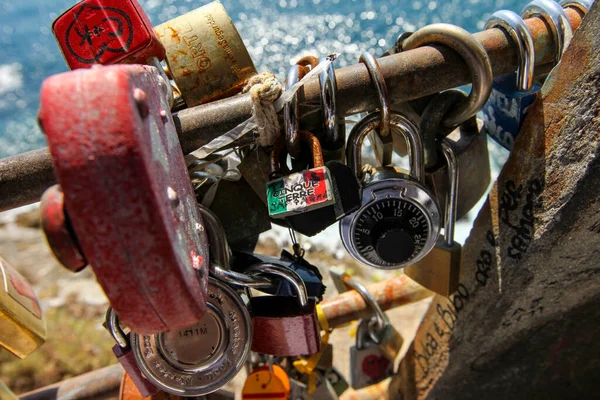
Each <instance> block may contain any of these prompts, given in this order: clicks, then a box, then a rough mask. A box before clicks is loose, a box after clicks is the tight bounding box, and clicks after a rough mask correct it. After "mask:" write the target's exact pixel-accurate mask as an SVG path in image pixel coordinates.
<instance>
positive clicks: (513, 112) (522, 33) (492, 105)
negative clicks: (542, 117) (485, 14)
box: [482, 10, 540, 150]
mask: <svg viewBox="0 0 600 400" xmlns="http://www.w3.org/2000/svg"><path fill="white" fill-rule="evenodd" d="M492 28H500V29H502V30H504V31H506V32H507V33H508V34H509V35H510V37H511V39H512V40H513V41H514V42H515V44H516V45H517V49H518V54H519V68H518V69H517V72H511V73H509V74H506V75H502V76H498V77H496V78H494V83H493V85H492V93H491V94H490V97H489V99H488V102H487V103H486V105H485V106H484V107H483V109H482V112H483V120H484V122H485V126H486V128H487V131H488V134H489V135H490V136H491V137H492V138H493V139H494V140H495V141H496V142H498V143H499V144H500V145H502V147H504V148H506V149H508V150H510V149H511V148H512V146H513V143H514V141H515V139H516V137H517V135H518V134H519V130H520V129H521V125H522V124H523V121H524V119H525V114H527V111H528V109H529V107H531V105H532V104H533V103H534V102H535V100H536V98H537V93H538V92H539V90H540V87H539V86H538V85H534V84H533V67H534V64H535V49H534V43H533V36H532V35H531V32H530V31H529V28H528V27H527V25H526V24H525V21H523V19H522V18H521V17H519V15H518V14H516V13H514V12H512V11H508V10H501V11H498V12H495V13H494V14H492V16H491V17H490V19H489V20H488V22H487V24H486V29H492Z"/></svg>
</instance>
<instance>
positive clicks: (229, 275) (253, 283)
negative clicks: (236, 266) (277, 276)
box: [210, 265, 273, 289]
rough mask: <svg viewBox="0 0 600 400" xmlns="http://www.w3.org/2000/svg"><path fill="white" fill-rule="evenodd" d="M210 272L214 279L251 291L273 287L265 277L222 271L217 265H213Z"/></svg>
mask: <svg viewBox="0 0 600 400" xmlns="http://www.w3.org/2000/svg"><path fill="white" fill-rule="evenodd" d="M210 272H211V274H212V275H213V276H214V277H215V278H216V279H219V280H221V281H223V282H225V283H227V284H229V285H234V286H243V287H246V288H252V289H268V288H270V287H272V286H273V282H271V281H270V280H269V279H267V278H265V277H262V276H258V275H246V274H242V273H239V272H235V271H231V270H228V269H224V268H222V267H220V266H218V265H215V268H214V269H213V270H212V271H210Z"/></svg>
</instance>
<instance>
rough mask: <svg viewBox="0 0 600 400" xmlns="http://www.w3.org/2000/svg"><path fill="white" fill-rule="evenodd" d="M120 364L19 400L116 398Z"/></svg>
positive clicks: (52, 386)
mask: <svg viewBox="0 0 600 400" xmlns="http://www.w3.org/2000/svg"><path fill="white" fill-rule="evenodd" d="M121 378H123V367H121V364H115V365H110V366H108V367H104V368H101V369H98V370H96V371H92V372H88V373H87V374H83V375H79V376H76V377H74V378H71V379H67V380H64V381H62V382H58V383H55V384H54V385H50V386H46V387H43V388H41V389H37V390H33V391H31V392H27V393H24V394H22V395H20V396H19V398H20V399H21V400H75V399H77V400H86V399H97V398H109V397H114V398H116V397H118V395H119V386H120V385H121Z"/></svg>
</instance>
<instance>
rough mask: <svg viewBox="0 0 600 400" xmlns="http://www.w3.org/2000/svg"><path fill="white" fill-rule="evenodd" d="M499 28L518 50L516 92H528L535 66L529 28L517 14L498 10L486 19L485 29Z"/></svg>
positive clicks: (531, 85) (531, 84)
mask: <svg viewBox="0 0 600 400" xmlns="http://www.w3.org/2000/svg"><path fill="white" fill-rule="evenodd" d="M491 28H500V29H502V30H504V31H505V32H506V33H508V34H509V35H510V37H511V39H512V40H513V42H515V44H516V45H517V48H518V49H519V52H518V56H519V68H517V90H518V91H519V92H529V91H530V90H531V88H532V87H533V68H534V66H535V45H534V43H533V36H532V35H531V31H530V30H529V27H528V26H527V24H526V23H525V21H524V20H523V18H521V17H520V16H519V14H517V13H515V12H513V11H509V10H500V11H496V12H495V13H493V14H492V16H491V17H490V19H488V21H487V23H486V25H485V29H491Z"/></svg>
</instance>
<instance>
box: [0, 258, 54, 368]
mask: <svg viewBox="0 0 600 400" xmlns="http://www.w3.org/2000/svg"><path fill="white" fill-rule="evenodd" d="M0 279H1V280H2V281H1V282H2V287H1V288H0V347H3V348H5V349H6V350H8V351H10V352H11V353H13V354H14V355H15V356H17V357H19V358H25V357H27V356H28V355H29V354H31V353H32V352H33V351H34V350H35V349H37V348H38V347H39V346H41V345H42V344H43V343H44V342H45V341H46V322H45V320H44V317H43V315H42V310H41V308H40V304H39V302H38V299H37V296H36V295H35V293H34V292H33V288H32V287H31V285H30V284H29V282H27V280H26V279H25V278H24V277H23V276H22V275H21V274H19V273H18V272H17V271H16V270H15V269H14V268H13V267H12V266H10V264H8V263H7V262H6V261H5V260H3V259H2V258H0Z"/></svg>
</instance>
